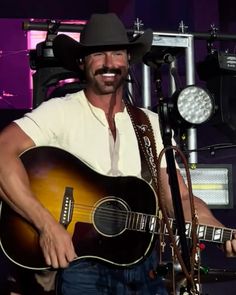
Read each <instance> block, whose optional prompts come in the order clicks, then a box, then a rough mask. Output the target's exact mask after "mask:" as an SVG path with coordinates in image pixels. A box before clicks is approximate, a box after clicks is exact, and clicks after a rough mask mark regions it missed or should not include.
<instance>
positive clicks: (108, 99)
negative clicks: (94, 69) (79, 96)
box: [85, 89, 124, 117]
mask: <svg viewBox="0 0 236 295" xmlns="http://www.w3.org/2000/svg"><path fill="white" fill-rule="evenodd" d="M85 95H86V97H87V99H88V101H89V102H90V103H91V104H92V105H93V106H95V107H98V108H100V109H102V110H103V111H104V112H105V114H106V115H108V116H109V117H114V116H115V114H116V113H118V112H123V110H124V103H123V92H122V91H116V92H115V93H110V94H103V95H97V94H95V93H94V92H91V91H90V90H88V89H86V90H85Z"/></svg>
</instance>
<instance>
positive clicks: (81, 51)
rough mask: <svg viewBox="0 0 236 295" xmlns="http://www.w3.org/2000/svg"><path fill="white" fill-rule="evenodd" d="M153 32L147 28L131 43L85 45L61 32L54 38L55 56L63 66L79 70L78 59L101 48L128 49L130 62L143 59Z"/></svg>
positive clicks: (133, 62)
mask: <svg viewBox="0 0 236 295" xmlns="http://www.w3.org/2000/svg"><path fill="white" fill-rule="evenodd" d="M152 38H153V32H152V30H151V29H147V30H146V31H145V32H144V33H141V34H140V35H139V36H138V37H136V38H134V40H133V41H132V40H131V41H130V42H129V43H117V44H105V45H104V44H91V45H89V46H88V45H83V44H81V43H79V42H77V41H76V40H75V39H73V38H71V37H69V36H68V35H65V34H60V35H58V36H56V37H55V39H54V40H53V53H54V56H55V57H56V58H57V59H58V60H59V61H60V62H61V63H62V65H63V67H65V68H66V69H68V70H71V71H78V62H77V61H78V59H80V58H82V57H84V56H85V55H88V54H90V53H92V52H96V51H99V50H112V49H113V48H114V49H117V48H123V49H127V50H128V52H129V53H130V63H131V64H135V63H138V62H140V61H142V58H143V56H144V55H145V54H146V53H147V52H148V51H149V50H150V48H151V45H152Z"/></svg>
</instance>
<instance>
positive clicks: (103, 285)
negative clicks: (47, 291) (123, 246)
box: [57, 255, 168, 295]
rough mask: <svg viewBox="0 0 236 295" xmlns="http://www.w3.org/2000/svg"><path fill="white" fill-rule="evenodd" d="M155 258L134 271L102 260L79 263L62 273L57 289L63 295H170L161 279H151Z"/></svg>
mask: <svg viewBox="0 0 236 295" xmlns="http://www.w3.org/2000/svg"><path fill="white" fill-rule="evenodd" d="M155 261H156V259H155V255H151V256H150V257H149V258H147V259H146V260H145V261H144V262H143V263H141V264H138V265H137V266H135V267H132V268H125V269H118V268H112V267H111V266H107V265H105V264H102V263H99V262H98V261H95V260H94V261H92V260H88V259H87V260H85V259H82V260H78V261H76V262H73V263H72V264H71V265H70V266H69V267H68V268H66V269H64V270H62V271H61V272H60V273H59V276H58V283H57V285H58V286H57V288H58V290H59V294H60V295H82V294H83V295H84V294H85V295H101V294H102V295H108V294H109V295H167V294H168V293H167V291H166V289H165V287H164V283H163V280H162V278H161V277H155V278H153V277H151V276H150V274H149V273H150V271H151V270H153V269H155V268H156V263H155Z"/></svg>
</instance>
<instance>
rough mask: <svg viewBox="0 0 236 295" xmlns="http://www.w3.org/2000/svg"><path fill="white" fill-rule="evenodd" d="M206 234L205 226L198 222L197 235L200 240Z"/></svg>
mask: <svg viewBox="0 0 236 295" xmlns="http://www.w3.org/2000/svg"><path fill="white" fill-rule="evenodd" d="M205 235H206V226H205V225H202V224H199V225H198V226H197V236H198V238H199V239H200V240H202V239H204V238H205Z"/></svg>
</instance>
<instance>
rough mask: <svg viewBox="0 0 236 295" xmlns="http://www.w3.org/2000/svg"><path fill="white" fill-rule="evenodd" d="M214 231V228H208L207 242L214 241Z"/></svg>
mask: <svg viewBox="0 0 236 295" xmlns="http://www.w3.org/2000/svg"><path fill="white" fill-rule="evenodd" d="M213 230H214V228H213V227H212V226H206V234H205V240H206V241H212V237H213Z"/></svg>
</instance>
